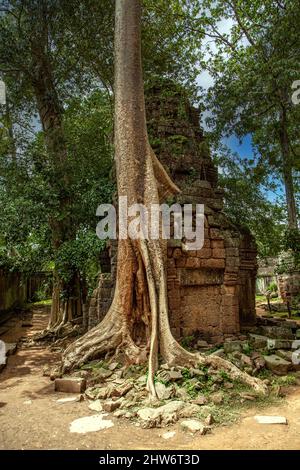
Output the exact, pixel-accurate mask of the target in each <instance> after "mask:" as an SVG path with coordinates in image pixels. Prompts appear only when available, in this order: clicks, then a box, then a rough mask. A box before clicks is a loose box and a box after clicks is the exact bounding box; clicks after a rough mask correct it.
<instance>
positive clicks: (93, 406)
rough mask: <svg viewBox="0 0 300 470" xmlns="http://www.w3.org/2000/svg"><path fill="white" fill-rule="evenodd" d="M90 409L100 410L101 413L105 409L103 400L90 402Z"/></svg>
mask: <svg viewBox="0 0 300 470" xmlns="http://www.w3.org/2000/svg"><path fill="white" fill-rule="evenodd" d="M89 409H90V410H92V411H98V412H99V413H100V411H102V410H103V407H102V404H101V401H100V400H95V401H92V402H91V403H90V404H89Z"/></svg>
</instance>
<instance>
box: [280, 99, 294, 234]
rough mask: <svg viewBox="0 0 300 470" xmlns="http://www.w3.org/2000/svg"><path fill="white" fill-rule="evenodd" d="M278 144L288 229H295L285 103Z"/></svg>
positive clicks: (292, 183)
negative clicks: (280, 155)
mask: <svg viewBox="0 0 300 470" xmlns="http://www.w3.org/2000/svg"><path fill="white" fill-rule="evenodd" d="M279 134H280V146H281V154H282V174H283V182H284V187H285V197H286V205H287V213H288V226H289V228H290V229H297V228H298V222H297V208H296V200H295V192H294V181H293V167H292V162H291V152H290V145H289V136H288V131H287V113H286V108H285V105H284V104H283V105H282V107H281V115H280V131H279Z"/></svg>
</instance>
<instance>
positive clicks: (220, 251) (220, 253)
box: [212, 248, 225, 258]
mask: <svg viewBox="0 0 300 470" xmlns="http://www.w3.org/2000/svg"><path fill="white" fill-rule="evenodd" d="M212 257H213V258H225V249H224V248H213V250H212Z"/></svg>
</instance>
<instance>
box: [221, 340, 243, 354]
mask: <svg viewBox="0 0 300 470" xmlns="http://www.w3.org/2000/svg"><path fill="white" fill-rule="evenodd" d="M223 348H224V352H225V353H226V354H228V353H232V352H233V351H241V350H242V342H241V341H228V342H225V343H224V345H223Z"/></svg>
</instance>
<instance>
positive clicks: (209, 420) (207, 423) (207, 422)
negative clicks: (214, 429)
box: [204, 413, 215, 426]
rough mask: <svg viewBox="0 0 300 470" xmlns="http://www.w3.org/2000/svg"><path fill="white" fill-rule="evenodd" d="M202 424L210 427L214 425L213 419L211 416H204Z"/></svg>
mask: <svg viewBox="0 0 300 470" xmlns="http://www.w3.org/2000/svg"><path fill="white" fill-rule="evenodd" d="M204 422H205V424H206V426H211V425H212V424H214V422H215V418H214V417H213V415H212V414H211V413H210V414H209V415H207V416H206V418H205V421H204Z"/></svg>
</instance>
